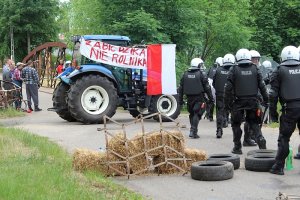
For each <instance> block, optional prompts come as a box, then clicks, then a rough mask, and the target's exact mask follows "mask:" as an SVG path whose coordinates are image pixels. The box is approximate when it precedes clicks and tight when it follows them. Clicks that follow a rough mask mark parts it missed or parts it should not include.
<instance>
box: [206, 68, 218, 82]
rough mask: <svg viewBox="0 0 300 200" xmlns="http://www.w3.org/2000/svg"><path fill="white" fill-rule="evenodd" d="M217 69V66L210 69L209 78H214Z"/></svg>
mask: <svg viewBox="0 0 300 200" xmlns="http://www.w3.org/2000/svg"><path fill="white" fill-rule="evenodd" d="M216 71H217V68H216V67H212V68H210V69H209V72H208V78H210V79H212V78H213V77H214V75H215V73H216Z"/></svg>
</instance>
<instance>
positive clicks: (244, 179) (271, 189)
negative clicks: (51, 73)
mask: <svg viewBox="0 0 300 200" xmlns="http://www.w3.org/2000/svg"><path fill="white" fill-rule="evenodd" d="M41 90H43V91H44V92H40V93H39V95H40V107H41V108H42V109H43V111H41V112H32V113H30V114H26V117H22V118H12V119H5V120H1V121H0V123H2V124H5V125H7V126H13V127H19V128H23V129H26V130H29V131H31V132H33V133H34V134H37V135H40V136H45V137H48V138H49V139H50V140H51V141H54V142H57V143H58V144H60V145H61V146H62V147H63V148H65V149H66V150H67V151H68V152H70V153H72V152H73V151H74V150H75V149H76V148H88V149H92V150H98V149H99V148H104V147H105V138H104V134H103V132H99V131H97V128H103V125H99V124H97V125H83V124H81V123H77V122H73V123H70V122H66V121H64V120H62V119H61V118H59V117H58V115H57V114H56V113H54V112H48V111H47V108H49V107H52V101H51V97H52V95H51V94H50V93H51V90H49V89H45V88H42V89H41ZM45 91H46V92H45ZM113 119H114V120H117V121H119V122H122V123H127V122H130V121H131V120H132V119H133V118H132V117H131V116H130V115H129V114H128V113H127V112H125V111H121V110H120V111H118V112H117V113H116V115H115V116H114V117H113ZM179 121H180V122H181V123H182V124H186V125H187V128H185V129H182V132H183V133H184V135H185V137H186V146H187V147H192V148H199V149H203V150H205V151H207V153H208V154H212V153H230V151H231V149H232V147H233V143H232V131H231V128H226V129H224V135H223V138H222V139H216V137H215V131H216V128H215V122H209V121H207V120H201V121H200V124H199V135H200V139H197V140H194V139H189V138H188V131H189V130H188V128H189V124H188V116H187V115H186V114H182V115H180V117H179ZM110 125H111V126H113V125H112V124H110ZM145 128H146V130H153V129H155V130H156V129H158V128H159V126H158V123H157V122H155V121H154V120H147V121H146V122H145ZM138 132H141V131H140V126H138V125H133V126H130V127H129V129H128V130H127V133H128V134H129V136H130V137H132V136H134V135H135V134H137V133H138ZM263 134H264V136H265V137H266V139H267V148H269V149H276V148H277V136H278V129H272V128H263ZM299 142H300V140H299V135H298V131H296V132H295V133H294V134H293V136H292V138H291V145H292V147H293V151H294V152H296V151H297V147H298V144H299ZM256 148H257V147H243V152H244V154H243V155H242V156H241V167H240V169H238V170H235V171H234V177H233V179H230V180H226V181H218V182H204V181H195V180H193V179H191V177H190V175H189V174H188V175H185V176H181V175H171V176H166V175H161V176H136V177H132V178H131V179H130V180H127V179H126V178H121V177H117V178H114V180H115V181H116V182H118V183H120V184H123V185H125V186H126V187H128V188H130V189H132V190H134V191H137V192H139V193H141V194H143V195H144V196H145V197H147V198H151V199H161V200H170V199H174V200H177V199H178V200H182V199H186V200H188V199H201V200H229V199H230V200H233V199H234V200H235V199H236V200H241V199H246V200H258V199H264V200H265V199H266V200H269V199H275V198H276V196H277V195H278V193H279V192H284V193H286V194H295V195H300V190H299V189H300V181H299V178H300V161H298V160H293V161H294V162H293V164H294V169H293V170H291V171H285V175H284V176H278V175H273V174H270V173H265V172H251V171H247V170H245V167H244V155H246V152H247V151H249V150H252V149H256Z"/></svg>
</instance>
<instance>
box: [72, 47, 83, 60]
mask: <svg viewBox="0 0 300 200" xmlns="http://www.w3.org/2000/svg"><path fill="white" fill-rule="evenodd" d="M73 59H75V60H76V61H77V63H81V54H80V42H76V43H75V45H74V50H73V57H72V60H73Z"/></svg>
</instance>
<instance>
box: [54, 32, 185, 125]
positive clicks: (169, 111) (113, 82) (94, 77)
mask: <svg viewBox="0 0 300 200" xmlns="http://www.w3.org/2000/svg"><path fill="white" fill-rule="evenodd" d="M82 37H83V38H84V40H85V41H88V40H96V41H102V42H105V43H109V44H111V45H117V46H130V39H129V38H128V37H126V36H116V35H84V36H76V37H73V40H74V51H73V58H72V60H76V61H77V63H78V66H79V67H78V68H77V69H75V70H74V71H72V70H69V71H68V70H67V71H68V73H63V74H61V75H60V76H58V78H59V79H60V82H59V84H58V85H57V87H56V88H55V90H54V93H53V97H52V100H53V108H52V109H50V110H53V111H55V112H56V113H57V114H58V115H59V116H60V117H61V118H62V119H64V120H67V121H79V122H82V123H84V124H96V123H103V116H105V115H106V116H108V117H112V116H113V115H114V114H115V113H116V110H117V107H123V108H124V109H125V110H128V111H129V113H130V114H131V115H132V116H133V117H137V116H139V115H140V114H141V112H144V111H145V107H146V108H147V109H146V110H147V113H146V114H151V113H156V112H160V113H163V114H165V115H166V116H168V117H170V118H172V119H176V118H177V117H178V115H179V114H180V106H179V103H178V96H177V95H156V96H151V97H149V96H147V95H146V89H147V84H146V80H145V77H146V76H145V74H146V73H145V71H143V70H142V69H134V68H122V67H116V66H111V65H107V64H104V63H100V62H95V61H92V60H90V59H88V58H87V57H84V56H83V55H81V54H80V38H82ZM71 71H72V72H71ZM147 101H148V102H149V103H147ZM142 110H143V111H142ZM143 114H145V113H143ZM154 119H155V120H159V119H158V117H154ZM162 120H163V121H169V119H168V118H166V117H163V119H162Z"/></svg>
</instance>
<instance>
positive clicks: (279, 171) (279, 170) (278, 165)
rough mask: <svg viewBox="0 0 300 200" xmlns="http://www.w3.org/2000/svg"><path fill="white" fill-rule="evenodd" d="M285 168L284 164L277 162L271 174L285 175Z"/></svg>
mask: <svg viewBox="0 0 300 200" xmlns="http://www.w3.org/2000/svg"><path fill="white" fill-rule="evenodd" d="M283 168H284V162H278V161H276V163H275V164H274V165H273V166H272V168H271V169H270V171H269V172H270V173H272V174H277V175H284V171H283Z"/></svg>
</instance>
